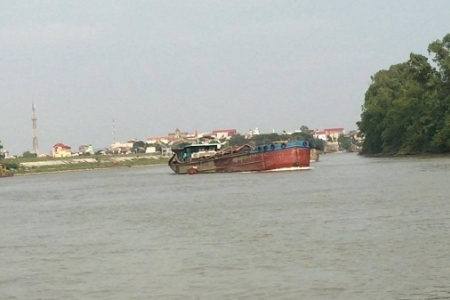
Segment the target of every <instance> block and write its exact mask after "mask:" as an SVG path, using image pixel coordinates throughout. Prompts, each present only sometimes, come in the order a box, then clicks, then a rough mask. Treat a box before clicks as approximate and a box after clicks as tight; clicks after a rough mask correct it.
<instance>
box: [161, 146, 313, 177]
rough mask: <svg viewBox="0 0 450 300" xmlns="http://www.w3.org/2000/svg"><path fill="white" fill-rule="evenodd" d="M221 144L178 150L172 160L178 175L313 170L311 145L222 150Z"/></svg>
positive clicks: (171, 164)
mask: <svg viewBox="0 0 450 300" xmlns="http://www.w3.org/2000/svg"><path fill="white" fill-rule="evenodd" d="M220 147H221V145H220V144H219V143H216V142H213V143H207V144H192V145H188V146H185V147H183V148H181V149H176V150H173V151H174V155H173V156H172V158H171V159H170V160H169V166H170V168H171V169H172V170H173V171H174V172H175V173H176V174H197V173H233V172H264V171H273V170H284V169H286V170H288V169H299V170H300V169H310V168H309V166H310V165H309V164H310V158H311V149H312V147H311V144H310V143H309V142H307V141H300V140H298V141H288V142H278V143H271V144H268V145H267V144H266V145H258V146H254V147H252V146H250V145H243V146H235V147H230V148H226V149H223V150H222V149H220Z"/></svg>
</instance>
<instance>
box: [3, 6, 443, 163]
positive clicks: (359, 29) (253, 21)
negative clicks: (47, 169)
mask: <svg viewBox="0 0 450 300" xmlns="http://www.w3.org/2000/svg"><path fill="white" fill-rule="evenodd" d="M449 12H450V1H448V0H434V1H423V0H396V1H392V0H376V1H375V0H367V1H358V0H351V1H350V0H349V1H344V0H342V1H323V0H302V1H298V0H279V1H268V0H222V1H217V0H159V1H153V0H142V1H139V0H135V1H125V0H124V1H113V0H110V1H105V0H86V1H82V0H81V1H68V0H67V1H62V0H55V1H46V0H40V1H25V0H23V1H13V0H10V1H3V2H2V9H1V10H0V140H1V143H2V144H3V146H4V148H5V149H7V150H9V151H10V153H11V154H16V155H21V154H22V153H23V152H25V151H32V150H33V143H32V140H33V131H32V121H31V107H32V102H33V101H34V103H35V104H36V114H37V132H38V137H39V148H40V152H41V153H49V152H51V147H52V146H53V145H54V144H55V143H59V142H62V143H64V144H67V145H69V146H71V147H72V149H78V147H79V146H80V145H82V144H92V145H93V146H94V147H95V148H104V147H107V146H109V145H110V144H111V143H113V141H114V140H116V141H127V140H130V139H132V138H137V139H140V140H145V139H146V138H147V137H155V136H156V137H157V136H165V135H167V134H168V133H169V132H174V130H175V129H176V128H179V129H180V130H181V131H187V132H194V131H195V130H198V131H199V132H211V131H212V130H215V129H231V128H233V129H236V130H237V131H238V132H240V133H243V134H245V133H246V132H248V131H249V129H254V128H256V127H257V128H259V130H260V131H261V132H272V131H273V130H275V131H276V132H281V131H283V130H286V131H294V130H296V129H299V128H300V127H301V126H302V125H305V126H308V127H309V128H310V129H324V128H332V127H344V128H345V129H346V130H347V131H349V130H352V129H356V128H357V126H356V124H355V123H356V122H357V121H358V120H359V119H360V114H361V105H362V104H363V103H364V94H365V92H366V91H367V89H368V87H369V85H370V83H371V79H370V77H371V76H372V75H374V74H375V73H376V72H377V71H379V70H382V69H387V68H389V67H390V66H391V65H393V64H397V63H402V62H405V61H407V60H408V58H409V54H410V53H418V54H422V55H425V56H428V52H427V47H428V45H429V44H430V43H431V42H433V41H435V40H438V39H442V38H443V37H444V36H445V35H446V34H447V33H449V32H450V29H449V27H448V24H449V22H448V20H449ZM430 60H431V58H430ZM113 120H114V128H115V135H113V133H112V132H113V130H112V128H113Z"/></svg>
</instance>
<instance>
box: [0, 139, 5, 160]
mask: <svg viewBox="0 0 450 300" xmlns="http://www.w3.org/2000/svg"><path fill="white" fill-rule="evenodd" d="M2 149H3V145H2V141H0V160H2V159H3V158H4V157H5V156H4V155H3V152H2Z"/></svg>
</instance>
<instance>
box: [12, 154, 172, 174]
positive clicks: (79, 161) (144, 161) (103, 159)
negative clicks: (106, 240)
mask: <svg viewBox="0 0 450 300" xmlns="http://www.w3.org/2000/svg"><path fill="white" fill-rule="evenodd" d="M88 158H89V159H92V158H94V159H95V162H88V161H83V159H88ZM168 160H169V158H167V157H161V156H155V155H142V154H128V155H95V156H74V157H64V158H53V157H44V158H42V157H39V158H23V157H21V158H10V159H5V163H6V164H7V165H8V166H9V168H10V170H11V171H13V172H14V173H15V174H28V173H48V172H63V171H78V170H94V169H106V168H121V167H136V166H151V165H160V164H167V162H168ZM45 161H64V162H65V163H64V164H58V165H42V166H30V167H28V166H25V165H23V164H24V163H30V162H45Z"/></svg>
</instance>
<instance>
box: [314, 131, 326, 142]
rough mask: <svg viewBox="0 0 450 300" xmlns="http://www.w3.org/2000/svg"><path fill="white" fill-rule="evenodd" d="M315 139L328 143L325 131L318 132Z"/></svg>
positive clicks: (315, 133)
mask: <svg viewBox="0 0 450 300" xmlns="http://www.w3.org/2000/svg"><path fill="white" fill-rule="evenodd" d="M314 137H315V138H316V139H320V140H322V141H325V142H326V141H327V132H326V131H325V130H316V131H315V132H314Z"/></svg>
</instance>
